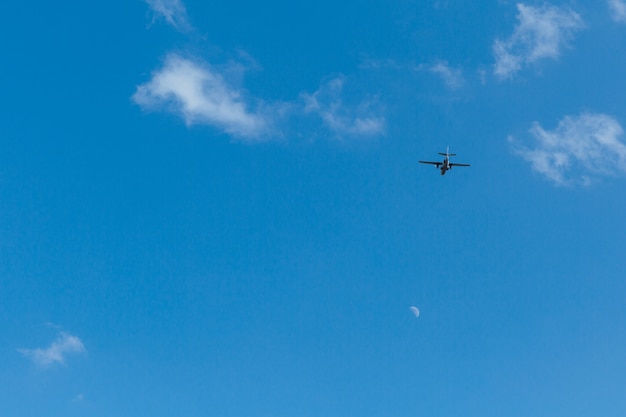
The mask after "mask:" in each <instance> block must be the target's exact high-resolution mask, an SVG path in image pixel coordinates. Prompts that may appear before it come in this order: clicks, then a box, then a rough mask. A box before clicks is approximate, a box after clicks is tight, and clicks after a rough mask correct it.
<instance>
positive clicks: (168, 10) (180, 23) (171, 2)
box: [145, 0, 191, 32]
mask: <svg viewBox="0 0 626 417" xmlns="http://www.w3.org/2000/svg"><path fill="white" fill-rule="evenodd" d="M145 2H146V3H148V6H150V9H151V10H152V13H153V14H154V19H155V20H156V19H158V18H163V19H165V21H166V22H167V23H169V24H170V25H172V26H173V27H174V28H176V29H177V30H179V31H181V32H187V31H189V30H191V25H190V24H189V19H188V17H187V9H186V8H185V5H184V4H183V2H182V1H181V0H145Z"/></svg>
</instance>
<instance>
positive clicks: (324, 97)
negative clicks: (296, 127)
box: [301, 76, 385, 137]
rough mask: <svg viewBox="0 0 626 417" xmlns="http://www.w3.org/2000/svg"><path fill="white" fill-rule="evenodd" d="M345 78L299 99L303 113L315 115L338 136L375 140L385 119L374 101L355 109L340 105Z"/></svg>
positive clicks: (365, 102) (339, 78)
mask: <svg viewBox="0 0 626 417" xmlns="http://www.w3.org/2000/svg"><path fill="white" fill-rule="evenodd" d="M344 84H345V77H343V76H340V77H337V78H334V79H332V80H330V81H328V82H326V83H325V84H323V85H322V86H321V87H320V88H319V89H318V90H317V91H316V92H315V93H313V94H306V93H303V94H302V95H301V96H302V97H303V98H304V101H305V108H304V111H305V113H312V112H313V113H317V114H318V115H319V116H320V117H321V118H322V121H323V122H324V124H325V125H326V127H328V129H330V130H331V131H332V132H333V133H334V134H335V135H337V136H340V137H341V136H375V135H381V134H383V133H384V132H385V118H384V117H383V116H382V115H380V112H381V111H380V107H379V106H378V104H377V102H376V100H375V99H371V100H365V101H362V102H360V103H359V104H357V105H356V106H348V105H345V104H344V103H343V99H342V97H343V88H344Z"/></svg>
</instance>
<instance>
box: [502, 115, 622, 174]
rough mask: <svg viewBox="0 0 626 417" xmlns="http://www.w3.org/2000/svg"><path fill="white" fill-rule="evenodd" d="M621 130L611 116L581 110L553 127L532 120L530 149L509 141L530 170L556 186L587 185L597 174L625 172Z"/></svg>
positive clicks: (511, 140) (510, 139) (511, 139)
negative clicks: (532, 144)
mask: <svg viewBox="0 0 626 417" xmlns="http://www.w3.org/2000/svg"><path fill="white" fill-rule="evenodd" d="M623 133H624V132H623V129H622V127H621V126H620V124H619V123H618V122H617V121H616V120H615V119H614V118H612V117H611V116H608V115H605V114H597V113H583V114H581V115H580V116H566V117H564V118H563V119H562V120H561V121H560V122H559V124H558V126H557V127H556V129H555V130H553V131H547V130H545V129H544V128H542V127H541V126H540V125H539V123H537V122H535V123H534V124H533V126H532V127H531V129H530V134H531V136H533V138H534V139H535V142H536V146H535V147H534V148H529V147H527V146H524V145H520V144H518V143H517V142H516V141H515V140H514V139H513V138H509V142H510V143H511V146H512V147H513V150H514V152H515V153H516V154H517V155H519V156H520V157H522V158H523V159H524V160H526V161H527V162H529V163H530V164H531V167H532V169H533V170H534V171H536V172H538V173H540V174H542V175H544V176H545V177H546V178H547V179H548V180H550V181H552V182H553V183H554V184H556V185H559V186H573V185H589V184H591V183H592V182H593V181H594V180H595V179H596V178H597V177H600V176H618V175H624V174H626V144H625V143H624V142H623V141H622V140H621V138H622V137H623Z"/></svg>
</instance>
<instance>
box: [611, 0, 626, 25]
mask: <svg viewBox="0 0 626 417" xmlns="http://www.w3.org/2000/svg"><path fill="white" fill-rule="evenodd" d="M608 3H609V8H610V9H611V13H612V16H613V20H615V21H616V22H622V23H626V2H625V1H624V0H608Z"/></svg>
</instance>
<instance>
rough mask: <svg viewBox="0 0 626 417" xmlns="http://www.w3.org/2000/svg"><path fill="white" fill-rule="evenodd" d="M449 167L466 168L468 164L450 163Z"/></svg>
mask: <svg viewBox="0 0 626 417" xmlns="http://www.w3.org/2000/svg"><path fill="white" fill-rule="evenodd" d="M450 166H451V167H468V166H470V164H455V163H450Z"/></svg>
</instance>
